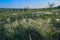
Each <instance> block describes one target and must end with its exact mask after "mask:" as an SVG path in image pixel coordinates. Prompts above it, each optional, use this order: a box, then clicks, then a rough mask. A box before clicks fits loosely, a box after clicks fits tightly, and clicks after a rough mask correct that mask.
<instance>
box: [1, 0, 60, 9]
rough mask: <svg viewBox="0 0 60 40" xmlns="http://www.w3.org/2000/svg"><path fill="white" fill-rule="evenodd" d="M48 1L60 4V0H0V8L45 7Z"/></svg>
mask: <svg viewBox="0 0 60 40" xmlns="http://www.w3.org/2000/svg"><path fill="white" fill-rule="evenodd" d="M48 2H49V3H53V2H54V3H55V5H60V0H0V8H24V7H27V6H28V7H30V8H45V7H48Z"/></svg>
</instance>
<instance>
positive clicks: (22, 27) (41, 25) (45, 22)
mask: <svg viewBox="0 0 60 40" xmlns="http://www.w3.org/2000/svg"><path fill="white" fill-rule="evenodd" d="M56 11H57V10H56ZM56 11H55V10H54V12H51V13H50V12H49V10H48V11H47V10H45V11H44V10H39V11H37V10H33V11H32V12H31V10H29V11H28V10H25V11H24V12H15V11H14V12H10V11H7V12H0V40H60V34H59V33H60V14H59V13H60V12H59V10H58V11H57V12H56ZM38 12H42V13H38ZM44 12H46V13H47V12H49V14H45V13H44Z"/></svg>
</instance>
